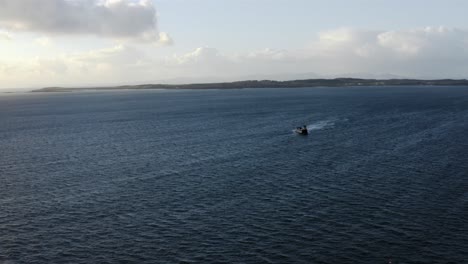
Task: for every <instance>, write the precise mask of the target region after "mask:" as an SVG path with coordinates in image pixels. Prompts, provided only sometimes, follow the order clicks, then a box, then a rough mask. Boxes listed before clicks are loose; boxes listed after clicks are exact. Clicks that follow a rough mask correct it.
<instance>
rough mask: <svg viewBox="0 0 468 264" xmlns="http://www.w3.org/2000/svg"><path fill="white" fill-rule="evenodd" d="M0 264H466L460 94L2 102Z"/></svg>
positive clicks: (132, 94) (467, 90) (467, 174)
mask: <svg viewBox="0 0 468 264" xmlns="http://www.w3.org/2000/svg"><path fill="white" fill-rule="evenodd" d="M303 125H306V126H308V128H309V132H310V133H309V135H308V136H303V135H298V134H295V133H294V129H295V128H296V127H298V126H303ZM0 263H1V264H16V263H331V264H335V263H382V264H388V263H468V87H433V86H421V87H403V86H398V87H342V88H332V87H317V88H284V89H233V90H222V89H219V90H217V89H212V90H142V91H138V90H120V91H83V92H69V93H22V94H15V93H11V94H2V95H1V96H0Z"/></svg>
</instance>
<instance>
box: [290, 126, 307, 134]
mask: <svg viewBox="0 0 468 264" xmlns="http://www.w3.org/2000/svg"><path fill="white" fill-rule="evenodd" d="M294 132H296V133H297V134H299V135H304V136H306V135H308V134H309V131H308V130H307V126H305V125H304V126H303V127H297V128H296V129H295V130H294Z"/></svg>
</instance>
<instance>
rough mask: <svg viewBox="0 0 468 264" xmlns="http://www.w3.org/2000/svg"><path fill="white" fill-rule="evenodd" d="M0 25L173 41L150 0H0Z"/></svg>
mask: <svg viewBox="0 0 468 264" xmlns="http://www.w3.org/2000/svg"><path fill="white" fill-rule="evenodd" d="M0 28H4V29H7V30H10V31H18V32H38V33H43V34H67V35H95V36H99V37H109V38H117V39H132V40H138V41H144V42H157V41H159V40H160V39H161V41H162V42H164V43H168V42H170V41H169V40H170V38H169V37H168V35H167V34H166V33H163V34H162V35H161V34H160V33H159V32H158V29H157V19H156V10H155V7H154V5H153V4H152V2H151V1H150V0H138V1H131V0H46V1H40V4H39V3H38V1H37V0H0Z"/></svg>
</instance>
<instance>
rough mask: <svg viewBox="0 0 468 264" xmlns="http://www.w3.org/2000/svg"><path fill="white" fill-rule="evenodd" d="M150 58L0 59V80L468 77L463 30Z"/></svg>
mask: <svg viewBox="0 0 468 264" xmlns="http://www.w3.org/2000/svg"><path fill="white" fill-rule="evenodd" d="M44 41H45V40H44ZM151 55H152V54H151V51H149V50H143V49H140V47H139V46H131V45H117V46H115V47H111V48H106V49H99V50H92V51H89V52H84V53H75V54H62V55H60V56H57V57H55V58H34V59H31V60H23V61H16V62H10V63H1V62H0V80H3V81H4V83H8V82H10V83H16V84H18V81H17V80H16V82H15V80H14V79H15V76H21V77H22V78H21V79H22V80H26V81H29V80H35V83H36V84H37V83H44V85H72V86H73V85H81V84H96V85H98V84H119V83H145V82H166V81H168V80H172V82H173V83H177V82H194V81H196V82H203V81H233V80H242V79H297V78H317V77H326V78H330V77H362V78H393V77H402V78H422V79H438V78H468V63H467V62H468V30H464V29H457V28H446V27H425V28H416V29H407V30H355V29H348V28H339V29H335V30H329V31H323V32H320V33H319V34H317V35H316V38H314V39H313V41H311V43H310V44H309V45H308V46H305V47H304V48H302V49H298V50H286V49H270V48H265V49H261V50H250V51H249V50H247V51H244V52H237V53H232V52H231V53H227V52H224V51H223V50H222V49H217V48H210V47H199V48H195V49H193V50H192V51H186V52H185V53H182V54H173V55H171V56H166V57H153V56H151ZM77 80H79V81H80V83H77ZM19 85H20V84H18V86H19ZM24 85H26V84H23V86H24ZM44 85H42V86H44Z"/></svg>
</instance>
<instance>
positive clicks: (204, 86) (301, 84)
mask: <svg viewBox="0 0 468 264" xmlns="http://www.w3.org/2000/svg"><path fill="white" fill-rule="evenodd" d="M366 86H468V80H466V79H459V80H454V79H439V80H418V79H386V80H376V79H357V78H336V79H306V80H291V81H272V80H262V81H256V80H252V81H237V82H219V83H193V84H140V85H122V86H101V87H73V88H66V87H44V88H40V89H35V90H31V91H30V92H33V93H37V92H43V93H47V92H74V91H112V90H182V89H184V90H185V89H187V90H209V89H218V90H223V89H247V88H250V89H252V88H258V89H260V88H313V87H366Z"/></svg>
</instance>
